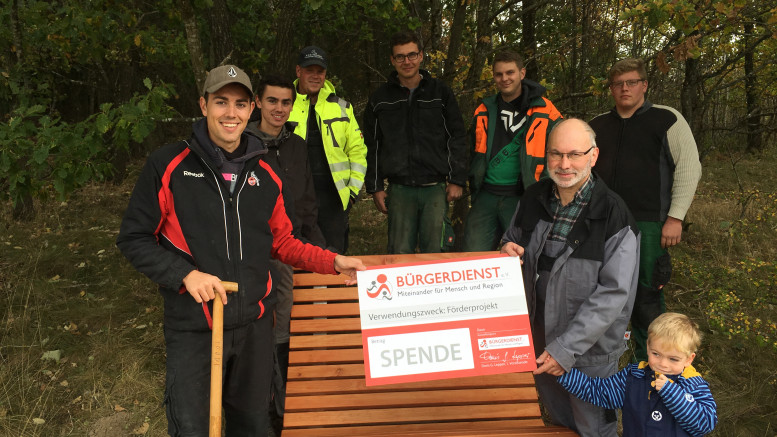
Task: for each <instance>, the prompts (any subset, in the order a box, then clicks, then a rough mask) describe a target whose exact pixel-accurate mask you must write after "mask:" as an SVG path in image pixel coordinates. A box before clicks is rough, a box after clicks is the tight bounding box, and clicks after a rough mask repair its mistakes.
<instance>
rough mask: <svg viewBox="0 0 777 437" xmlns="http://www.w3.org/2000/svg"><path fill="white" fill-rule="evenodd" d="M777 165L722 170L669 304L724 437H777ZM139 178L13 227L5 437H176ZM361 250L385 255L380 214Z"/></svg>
mask: <svg viewBox="0 0 777 437" xmlns="http://www.w3.org/2000/svg"><path fill="white" fill-rule="evenodd" d="M732 162H735V165H733V166H732ZM775 163H777V156H775V154H774V153H772V154H768V155H765V156H760V157H744V158H741V159H740V158H739V157H735V158H733V159H732V157H731V156H729V155H727V154H725V153H720V154H718V155H711V156H708V157H707V158H706V160H705V162H704V168H705V172H704V177H703V179H702V183H701V185H700V187H699V191H698V195H697V198H696V200H695V202H694V204H693V207H692V208H691V211H690V212H689V215H688V218H687V222H688V223H690V225H689V226H688V229H687V230H686V232H685V233H684V235H683V237H684V242H683V243H682V244H681V245H679V246H678V247H677V248H674V249H672V255H673V256H674V267H675V272H674V276H673V278H672V281H671V283H670V285H669V286H668V287H667V303H668V306H669V309H670V310H674V311H679V312H683V313H687V314H689V315H690V316H691V317H692V318H693V319H694V320H696V321H697V322H698V323H699V324H700V326H701V328H702V330H703V331H704V334H705V339H704V344H703V348H702V350H701V351H700V352H699V354H698V358H697V360H696V362H695V364H696V367H697V369H698V370H699V371H700V372H701V373H702V374H703V375H704V376H705V378H707V380H708V381H709V382H710V384H711V386H712V390H713V394H714V396H715V398H716V400H717V402H718V406H719V409H718V415H719V418H720V423H719V425H718V428H717V429H716V431H715V432H714V433H713V435H714V436H748V437H749V436H774V435H775V434H777V431H776V430H775V426H776V425H777V370H776V369H777V367H776V366H775V365H774V363H775V362H777V327H776V326H775V323H776V322H777V315H776V314H777V313H776V312H775V310H774V309H775V308H774V307H775V306H776V305H777V297H776V296H777V293H776V291H777V265H775V260H777V253H776V252H777V244H776V243H775V241H777V216H776V214H777V191H776V190H777V175H775V174H773V172H772V173H768V172H764V171H763V169H764V168H767V167H769V166H772V165H774V164H775ZM734 169H736V172H735V171H734ZM136 175H137V168H134V174H131V175H130V176H129V177H128V178H127V181H128V182H126V183H124V184H123V185H119V186H115V185H112V184H94V185H91V186H89V187H88V188H86V189H84V190H81V191H79V192H77V193H76V194H75V195H74V196H73V197H72V198H71V199H69V201H68V202H67V203H60V202H56V201H53V200H50V201H48V202H45V203H42V204H40V205H38V215H37V218H36V219H35V220H33V221H30V222H24V223H18V222H12V221H11V220H10V217H9V216H8V215H7V213H4V214H6V215H3V216H2V218H3V221H2V223H3V225H2V227H1V228H0V296H1V297H0V306H2V310H0V315H1V318H0V324H1V325H0V436H13V437H21V436H24V437H27V436H92V437H100V436H111V437H116V436H132V435H146V436H164V435H166V419H165V417H164V410H163V409H162V407H161V403H162V391H163V381H164V341H163V338H162V330H161V325H162V302H161V298H160V297H159V295H158V293H157V292H156V287H155V286H154V284H152V283H151V282H150V281H149V280H147V279H146V278H144V277H143V276H141V275H140V274H138V273H136V272H135V271H134V270H133V269H132V268H131V267H130V266H129V265H128V263H127V262H126V261H125V260H124V259H123V257H122V256H121V254H120V253H119V252H118V250H117V249H116V248H115V245H114V240H115V238H116V234H117V232H118V228H119V223H120V220H121V214H122V212H123V210H124V208H125V207H126V203H127V200H128V198H129V191H130V190H131V189H132V185H131V184H132V183H133V182H134V179H135V177H136ZM7 206H8V205H6V208H4V210H5V211H8V210H9V208H8V207H7ZM350 241H351V249H350V252H351V253H353V254H372V253H382V252H384V251H385V247H386V231H385V217H384V216H382V215H381V214H380V213H378V212H376V210H375V208H374V206H373V204H372V202H371V201H370V200H364V201H362V202H359V203H358V204H357V205H356V206H355V207H354V210H353V211H352V213H351V240H350ZM57 351H59V352H57ZM44 357H45V358H44ZM57 357H58V358H59V359H58V360H57V359H56V358H57Z"/></svg>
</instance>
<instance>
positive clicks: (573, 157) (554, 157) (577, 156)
mask: <svg viewBox="0 0 777 437" xmlns="http://www.w3.org/2000/svg"><path fill="white" fill-rule="evenodd" d="M594 147H595V146H591V148H590V149H588V150H586V151H585V152H569V153H561V152H556V151H555V150H551V151H550V152H548V161H553V162H557V161H561V160H562V159H564V156H566V157H567V158H568V159H569V160H570V161H572V162H574V161H580V160H581V159H582V158H583V157H584V156H585V155H587V154H588V152H590V151H591V150H594Z"/></svg>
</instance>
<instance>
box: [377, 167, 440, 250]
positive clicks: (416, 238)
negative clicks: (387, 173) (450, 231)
mask: <svg viewBox="0 0 777 437" xmlns="http://www.w3.org/2000/svg"><path fill="white" fill-rule="evenodd" d="M445 186H446V184H445V183H444V182H441V183H438V184H434V185H428V186H422V187H411V186H408V185H399V184H389V187H388V190H387V191H386V195H387V196H386V207H387V208H388V253H416V247H418V250H419V252H420V253H438V252H441V251H442V245H443V237H444V221H445V217H446V216H447V215H448V201H447V194H446V192H445Z"/></svg>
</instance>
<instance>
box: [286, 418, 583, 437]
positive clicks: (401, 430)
mask: <svg viewBox="0 0 777 437" xmlns="http://www.w3.org/2000/svg"><path fill="white" fill-rule="evenodd" d="M344 435H346V436H370V437H403V436H417V437H421V436H429V437H442V436H446V437H457V436H468V437H493V436H496V437H508V436H509V437H512V436H522V437H539V436H558V435H566V436H569V435H576V434H574V433H572V434H570V431H569V430H568V429H566V428H558V427H545V426H543V423H542V420H541V419H527V420H502V421H479V422H448V423H421V424H404V425H401V426H397V425H375V426H369V427H367V426H354V427H331V428H315V429H304V428H301V429H300V428H297V429H293V428H291V429H284V430H283V436H284V437H341V436H344Z"/></svg>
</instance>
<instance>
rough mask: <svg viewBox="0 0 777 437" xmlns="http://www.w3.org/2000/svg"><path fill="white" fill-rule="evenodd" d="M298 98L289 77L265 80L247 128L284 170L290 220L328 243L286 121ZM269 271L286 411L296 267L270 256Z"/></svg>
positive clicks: (299, 144) (301, 150) (280, 394)
mask: <svg viewBox="0 0 777 437" xmlns="http://www.w3.org/2000/svg"><path fill="white" fill-rule="evenodd" d="M294 97H295V92H294V85H293V84H292V83H291V81H288V80H286V79H282V78H280V77H277V76H268V77H265V78H264V79H262V81H261V82H259V85H257V87H256V98H255V100H256V110H255V111H254V114H253V115H252V116H251V119H250V121H249V123H248V127H247V128H246V132H249V133H251V134H253V135H256V136H257V137H258V138H259V139H260V140H262V142H263V143H264V145H265V146H267V149H268V152H267V153H266V154H265V155H263V157H262V159H264V160H265V161H267V162H270V163H272V164H273V165H274V166H275V167H276V168H278V169H279V170H280V176H281V179H282V180H283V182H284V184H285V188H286V189H287V190H288V191H289V192H290V193H291V197H292V198H293V200H294V208H293V213H294V214H293V217H292V222H293V223H295V226H294V229H295V231H296V235H297V236H299V237H300V238H301V239H303V240H304V241H307V242H310V243H313V244H315V245H316V246H319V247H325V246H326V240H325V239H324V235H323V234H322V233H321V229H319V227H318V207H317V206H316V191H315V189H314V187H313V176H312V175H311V173H310V164H309V162H308V146H307V144H306V143H305V140H303V139H302V138H301V137H300V136H299V135H297V134H295V133H294V127H293V126H292V125H291V123H288V120H289V114H290V113H291V108H292V105H293V104H294ZM270 274H271V275H272V279H273V281H272V285H273V286H272V293H273V294H274V295H275V297H276V299H277V304H276V306H275V329H274V334H275V352H276V355H277V356H278V366H279V370H280V375H277V377H275V378H273V386H274V388H275V389H274V390H273V393H274V394H275V407H276V411H277V412H278V414H279V415H280V416H283V406H284V398H285V393H286V390H285V387H286V372H287V369H288V368H289V322H290V321H291V307H292V303H293V295H292V287H293V285H294V284H293V275H294V269H293V268H292V267H291V266H290V265H288V264H284V263H282V262H280V261H278V260H277V259H271V260H270Z"/></svg>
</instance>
